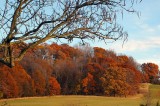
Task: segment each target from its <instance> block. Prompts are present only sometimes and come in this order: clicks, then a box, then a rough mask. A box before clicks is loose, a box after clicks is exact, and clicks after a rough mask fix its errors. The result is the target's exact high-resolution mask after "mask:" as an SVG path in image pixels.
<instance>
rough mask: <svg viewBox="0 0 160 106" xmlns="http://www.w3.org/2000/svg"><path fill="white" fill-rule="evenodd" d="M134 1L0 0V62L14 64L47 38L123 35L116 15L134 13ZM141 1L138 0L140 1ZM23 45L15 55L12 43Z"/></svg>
mask: <svg viewBox="0 0 160 106" xmlns="http://www.w3.org/2000/svg"><path fill="white" fill-rule="evenodd" d="M135 1H137V0H129V1H126V0H116V1H114V0H2V1H1V4H2V5H1V7H0V10H1V12H0V32H1V33H0V35H1V40H0V52H1V54H2V55H1V56H0V62H2V63H4V64H6V65H8V66H10V67H13V66H14V63H15V61H20V60H21V59H22V58H23V57H24V55H25V53H26V52H27V51H28V50H29V49H30V48H34V47H35V46H37V45H38V44H41V43H43V42H45V41H47V40H49V39H52V38H54V39H57V40H58V39H60V38H64V39H67V40H68V41H72V40H73V38H79V39H81V40H82V41H83V40H84V39H95V38H98V39H101V40H105V39H112V40H117V39H119V38H126V36H127V33H126V32H125V31H123V28H122V27H121V26H120V25H118V24H117V22H116V19H117V14H118V13H119V12H120V13H121V12H122V13H123V11H124V10H125V11H128V12H135V11H134V9H133V4H135ZM139 1H141V0H139ZM22 42H23V44H24V42H25V43H27V44H26V45H21V46H23V48H22V49H21V50H20V52H19V53H18V54H16V55H15V53H14V51H15V50H14V47H13V45H19V44H22Z"/></svg>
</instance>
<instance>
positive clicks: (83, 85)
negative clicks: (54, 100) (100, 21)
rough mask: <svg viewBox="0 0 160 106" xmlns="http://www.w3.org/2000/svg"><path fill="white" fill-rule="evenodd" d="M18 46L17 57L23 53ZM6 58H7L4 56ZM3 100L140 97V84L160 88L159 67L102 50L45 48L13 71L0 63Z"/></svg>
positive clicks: (27, 56)
mask: <svg viewBox="0 0 160 106" xmlns="http://www.w3.org/2000/svg"><path fill="white" fill-rule="evenodd" d="M26 45H27V44H25V43H23V44H20V46H18V45H15V46H14V48H15V50H14V55H16V54H18V53H19V52H20V51H21V48H23V46H26ZM1 55H3V54H1ZM0 67H1V68H0V97H1V98H16V97H30V96H53V95H101V96H102V95H103V96H114V97H115V96H118V97H126V96H128V95H135V94H138V93H140V90H139V84H140V83H154V84H160V80H159V78H160V76H159V68H158V65H157V64H155V63H143V64H139V63H137V62H136V60H134V58H133V57H129V56H127V55H125V54H117V53H115V52H114V51H113V50H105V49H103V48H100V47H91V46H90V45H89V44H88V45H87V44H86V45H84V46H82V45H77V46H75V47H71V46H69V45H67V44H61V45H58V44H56V43H52V44H45V43H44V44H41V45H39V46H37V47H36V48H32V49H30V50H29V51H28V52H27V53H26V54H25V56H24V58H23V59H22V61H21V62H17V63H15V66H14V67H13V68H10V67H8V66H7V65H4V64H2V63H0Z"/></svg>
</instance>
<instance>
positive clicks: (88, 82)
mask: <svg viewBox="0 0 160 106" xmlns="http://www.w3.org/2000/svg"><path fill="white" fill-rule="evenodd" d="M95 87H96V83H95V80H94V78H93V75H92V74H90V73H88V74H87V76H86V77H85V78H84V79H83V80H82V91H83V93H84V94H87V95H93V94H95Z"/></svg>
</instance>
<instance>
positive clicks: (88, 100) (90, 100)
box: [0, 85, 160, 106]
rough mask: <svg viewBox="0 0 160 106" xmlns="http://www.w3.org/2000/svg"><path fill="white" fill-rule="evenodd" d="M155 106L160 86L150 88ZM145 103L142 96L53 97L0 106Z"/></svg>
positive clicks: (135, 105)
mask: <svg viewBox="0 0 160 106" xmlns="http://www.w3.org/2000/svg"><path fill="white" fill-rule="evenodd" d="M149 89H150V92H151V96H152V103H153V106H156V102H157V101H158V100H159V101H160V94H159V93H160V85H150V87H149ZM142 103H145V98H143V97H142V95H136V96H131V97H127V98H124V97H121V98H120V97H105V96H73V95H72V96H51V97H31V98H19V99H4V100H0V106H2V105H4V106H7V105H8V106H140V104H142Z"/></svg>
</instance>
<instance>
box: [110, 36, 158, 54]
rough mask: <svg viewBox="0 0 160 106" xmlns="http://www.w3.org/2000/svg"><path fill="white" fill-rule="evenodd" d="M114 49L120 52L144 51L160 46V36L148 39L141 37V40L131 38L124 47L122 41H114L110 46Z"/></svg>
mask: <svg viewBox="0 0 160 106" xmlns="http://www.w3.org/2000/svg"><path fill="white" fill-rule="evenodd" d="M110 47H111V48H112V49H115V50H116V51H118V52H127V51H130V52H132V51H137V50H138V51H144V50H149V49H151V48H160V37H156V38H152V37H150V38H148V39H139V40H135V39H132V40H129V41H127V42H126V43H125V44H124V45H123V47H122V43H119V42H118V43H117V42H116V43H114V44H111V46H110Z"/></svg>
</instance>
